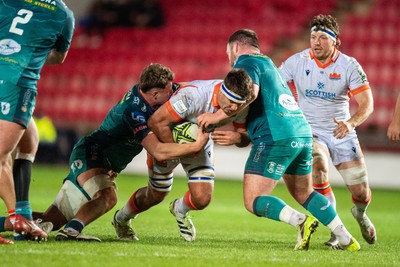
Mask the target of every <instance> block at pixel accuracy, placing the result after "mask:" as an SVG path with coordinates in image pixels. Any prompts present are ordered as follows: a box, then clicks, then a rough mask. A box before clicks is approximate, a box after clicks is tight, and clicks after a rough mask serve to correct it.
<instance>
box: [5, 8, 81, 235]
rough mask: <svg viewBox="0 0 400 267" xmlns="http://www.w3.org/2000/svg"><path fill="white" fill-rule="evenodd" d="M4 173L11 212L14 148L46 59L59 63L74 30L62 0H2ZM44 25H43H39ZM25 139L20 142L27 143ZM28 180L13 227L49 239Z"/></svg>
mask: <svg viewBox="0 0 400 267" xmlns="http://www.w3.org/2000/svg"><path fill="white" fill-rule="evenodd" d="M0 17H1V18H2V20H1V23H0V102H1V112H0V140H1V143H0V173H1V176H0V179H1V180H8V182H7V181H2V187H3V185H7V186H8V188H3V189H0V195H1V197H2V198H3V200H5V202H6V206H7V209H8V210H9V214H10V215H12V214H13V210H14V207H13V206H11V204H10V203H12V202H13V201H15V196H14V195H11V192H14V188H13V187H12V182H9V181H10V179H12V172H11V165H10V164H9V163H8V162H11V152H12V151H13V150H14V149H15V148H16V146H17V144H18V142H19V141H20V139H21V138H22V136H23V135H24V132H25V130H26V128H27V127H28V124H29V123H30V121H31V117H32V113H33V110H34V107H35V101H36V94H37V89H36V83H37V80H38V79H39V77H40V76H39V74H40V71H41V69H42V67H43V65H44V64H46V65H55V64H60V63H62V62H63V61H64V59H65V57H66V55H67V51H68V49H69V47H70V44H71V39H72V34H73V30H74V17H73V13H72V11H71V10H70V9H68V7H67V6H66V5H65V4H64V3H63V2H62V1H61V0H54V1H46V2H45V3H43V1H39V0H32V1H22V0H18V1H15V0H0ZM38 29H40V30H38ZM22 145H23V144H21V147H22ZM30 156H31V155H24V154H23V153H19V154H18V155H17V159H16V162H17V168H18V166H19V165H25V166H22V167H21V168H25V169H30V166H26V165H29V163H28V164H19V163H20V160H27V161H30V162H31V161H32V157H30ZM26 177H27V178H26V179H28V180H25V179H23V181H22V182H21V181H20V180H19V179H17V181H16V183H17V184H16V189H17V192H18V193H19V194H17V195H22V197H21V199H17V200H19V201H17V203H16V206H15V213H16V216H15V222H14V228H15V231H16V232H19V233H23V234H24V235H26V237H27V238H30V239H35V240H39V241H40V240H45V239H46V238H47V234H46V233H44V232H43V231H41V230H40V229H39V228H38V227H37V226H36V225H35V224H34V223H33V221H32V211H31V207H30V204H29V201H28V197H27V196H28V189H29V179H30V177H29V176H26Z"/></svg>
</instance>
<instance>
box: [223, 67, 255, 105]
mask: <svg viewBox="0 0 400 267" xmlns="http://www.w3.org/2000/svg"><path fill="white" fill-rule="evenodd" d="M224 84H225V86H226V87H228V88H229V90H230V91H232V92H233V93H235V94H237V95H239V96H240V97H242V98H244V99H246V100H248V99H250V98H251V95H252V92H253V81H252V80H251V78H250V76H249V75H248V74H247V72H246V71H245V70H244V69H232V70H231V71H230V72H229V73H228V74H227V75H226V77H225V79H224Z"/></svg>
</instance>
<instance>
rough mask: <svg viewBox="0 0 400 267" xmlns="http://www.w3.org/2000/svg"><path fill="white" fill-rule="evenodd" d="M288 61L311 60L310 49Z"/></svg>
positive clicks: (296, 54)
mask: <svg viewBox="0 0 400 267" xmlns="http://www.w3.org/2000/svg"><path fill="white" fill-rule="evenodd" d="M288 59H290V60H292V61H301V60H311V53H310V49H309V48H307V49H304V50H302V51H300V52H297V53H295V54H293V55H292V56H290V57H289V58H288Z"/></svg>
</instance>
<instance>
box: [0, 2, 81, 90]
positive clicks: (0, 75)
mask: <svg viewBox="0 0 400 267" xmlns="http://www.w3.org/2000/svg"><path fill="white" fill-rule="evenodd" d="M0 18H1V19H0V81H1V80H4V81H7V82H10V83H12V84H15V85H17V86H20V87H26V88H35V89H36V83H37V80H38V79H39V77H40V75H39V73H40V70H41V69H42V67H43V65H44V63H45V61H46V58H47V55H48V53H49V52H50V50H51V49H53V48H54V49H56V50H57V51H59V52H65V51H67V50H68V49H69V47H70V45H71V39H72V34H73V31H74V17H73V13H72V11H71V10H70V9H69V8H68V7H67V6H66V5H65V4H64V2H62V1H61V0H0Z"/></svg>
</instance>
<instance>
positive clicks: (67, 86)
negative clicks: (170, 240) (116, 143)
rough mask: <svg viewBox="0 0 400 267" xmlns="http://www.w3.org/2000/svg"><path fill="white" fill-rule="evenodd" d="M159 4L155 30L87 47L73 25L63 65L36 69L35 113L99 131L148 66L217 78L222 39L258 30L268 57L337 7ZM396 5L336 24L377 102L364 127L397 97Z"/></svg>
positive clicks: (378, 120)
mask: <svg viewBox="0 0 400 267" xmlns="http://www.w3.org/2000/svg"><path fill="white" fill-rule="evenodd" d="M160 2H161V3H162V5H163V7H164V11H165V15H166V24H165V26H163V27H161V28H157V29H139V28H112V29H110V30H108V31H107V32H106V33H105V34H104V36H103V37H102V39H101V40H100V42H97V43H96V45H91V44H90V43H86V44H82V43H81V40H82V38H81V37H84V33H82V32H81V31H80V29H79V27H78V30H77V32H76V33H75V36H74V40H73V44H72V47H71V49H70V52H69V55H68V57H67V60H66V62H65V63H64V64H63V65H60V66H56V67H47V66H46V67H45V68H44V69H43V71H42V77H43V79H41V80H40V82H39V84H38V90H39V95H38V101H37V106H38V110H40V111H41V112H42V113H45V114H46V115H49V116H51V117H52V118H53V119H54V121H55V123H56V124H58V125H61V124H68V123H82V124H85V123H88V124H89V123H91V124H95V125H96V124H97V125H98V124H99V123H100V122H101V120H102V118H103V117H104V115H105V114H106V113H107V111H108V110H109V108H110V107H112V106H113V105H114V104H115V103H116V102H117V101H118V100H119V99H120V98H121V97H122V95H123V94H124V93H125V92H126V91H127V90H129V89H130V88H131V87H132V86H133V85H134V84H135V83H137V81H138V79H139V74H140V71H141V69H142V68H143V67H145V66H146V65H148V64H149V63H151V62H159V63H162V64H165V65H167V66H169V67H171V68H172V69H173V71H174V72H175V73H176V80H177V81H189V80H194V79H212V78H223V77H224V75H225V73H226V72H227V71H228V70H229V66H228V62H227V58H226V53H225V46H226V38H227V37H228V36H229V35H230V34H231V33H232V32H234V31H235V30H237V29H239V28H252V29H254V30H255V31H257V32H258V34H259V38H260V40H261V44H262V47H261V49H262V51H263V52H264V53H266V54H269V53H270V52H271V51H273V50H274V49H275V48H277V47H279V46H280V45H281V44H282V41H283V40H286V41H289V42H290V40H294V39H297V38H302V37H301V33H302V32H303V31H304V29H305V27H306V25H307V23H308V22H309V18H310V17H312V16H314V15H316V14H319V13H331V12H333V11H335V10H336V9H337V8H338V5H337V2H338V1H334V0H327V1H319V0H310V1H300V0H298V1H297V0H268V1H264V0H254V1H248V0H236V1H230V0H229V1H228V0H219V1H214V0H192V1H185V0H162V1H160ZM398 3H399V1H390V0H379V1H375V2H374V3H373V7H372V8H371V11H370V13H369V14H368V15H348V16H346V17H345V19H344V20H343V22H342V23H341V32H342V36H341V38H342V40H343V51H344V52H345V53H346V54H349V55H352V56H354V57H355V58H357V60H358V61H359V62H360V63H361V64H362V66H363V67H364V69H365V70H366V72H367V75H368V77H369V80H370V82H371V85H372V88H373V89H374V94H375V97H376V101H375V110H376V112H375V113H374V115H373V116H372V117H371V119H370V120H369V121H368V122H367V123H366V124H364V126H363V127H368V125H369V124H373V125H378V126H383V127H386V125H387V123H388V119H390V116H389V113H390V112H391V107H392V106H393V103H394V102H393V101H394V99H395V98H394V95H395V94H397V93H398V89H396V84H398V82H399V78H398V77H397V76H399V75H396V73H400V64H399V63H400V47H399V46H400V44H399V43H400V37H399V34H398V30H397V29H398V27H399V26H400V18H399V16H397V15H398V14H397V13H398V12H397V10H399V9H400V6H399V4H398ZM97 41H98V40H97ZM277 64H279V62H277Z"/></svg>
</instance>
